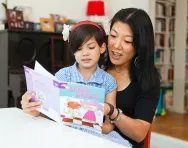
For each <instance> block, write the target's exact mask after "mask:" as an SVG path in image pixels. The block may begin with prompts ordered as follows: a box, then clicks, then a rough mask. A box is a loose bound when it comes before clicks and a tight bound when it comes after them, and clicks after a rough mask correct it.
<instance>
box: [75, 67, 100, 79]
mask: <svg viewBox="0 0 188 148" xmlns="http://www.w3.org/2000/svg"><path fill="white" fill-rule="evenodd" d="M77 69H78V71H79V72H80V74H81V75H82V77H83V78H84V80H85V81H88V80H89V79H90V78H91V76H92V75H93V74H94V73H95V71H96V69H97V65H96V66H95V67H91V68H83V67H80V66H79V64H77Z"/></svg>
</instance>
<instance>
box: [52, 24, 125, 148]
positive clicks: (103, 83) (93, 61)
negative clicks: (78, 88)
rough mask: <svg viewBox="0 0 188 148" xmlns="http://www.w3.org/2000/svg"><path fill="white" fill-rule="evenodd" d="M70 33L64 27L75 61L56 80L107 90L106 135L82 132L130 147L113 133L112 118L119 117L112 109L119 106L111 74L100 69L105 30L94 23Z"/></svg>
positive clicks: (104, 126) (64, 33) (104, 128)
mask: <svg viewBox="0 0 188 148" xmlns="http://www.w3.org/2000/svg"><path fill="white" fill-rule="evenodd" d="M66 31H68V32H66ZM67 34H69V30H68V26H66V25H64V31H63V37H65V40H66V39H69V47H70V50H71V51H72V52H73V54H74V56H75V60H76V62H75V63H74V65H73V66H70V67H66V68H62V69H60V70H59V71H58V72H57V73H56V74H55V76H56V78H58V79H59V80H61V81H66V82H75V83H81V84H85V85H90V86H95V87H100V88H104V89H105V93H106V96H105V102H106V103H105V106H106V107H104V108H107V109H108V110H105V111H104V115H105V121H104V123H103V127H102V132H103V133H105V134H97V133H94V132H92V131H89V130H85V129H81V130H82V131H85V132H88V133H91V134H94V135H97V136H99V137H103V138H106V139H110V140H112V141H113V140H114V141H115V142H118V143H121V144H124V145H126V146H127V145H128V142H127V141H125V140H124V139H123V138H121V136H120V135H119V134H117V133H116V132H111V131H112V130H113V128H114V125H113V124H112V123H111V122H110V120H109V118H110V119H114V118H115V117H116V116H117V114H114V112H113V111H112V108H111V107H112V106H114V107H116V88H117V84H116V81H115V79H114V78H113V77H112V76H111V75H110V74H108V73H107V72H105V71H104V70H102V69H100V68H99V66H98V61H99V58H100V55H101V54H103V53H104V52H105V50H106V44H105V37H106V34H105V32H104V30H103V28H102V27H101V26H99V25H98V24H96V23H94V22H91V21H82V22H79V23H77V24H76V25H74V26H73V27H72V28H71V29H70V35H67ZM111 105H112V106H111ZM107 115H108V116H107Z"/></svg>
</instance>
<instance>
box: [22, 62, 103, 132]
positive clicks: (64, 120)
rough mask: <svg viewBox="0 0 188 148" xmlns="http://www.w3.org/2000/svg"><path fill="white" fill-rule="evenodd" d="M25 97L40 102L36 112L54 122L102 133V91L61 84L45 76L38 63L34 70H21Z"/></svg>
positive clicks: (67, 83) (53, 78) (80, 85)
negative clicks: (26, 93)
mask: <svg viewBox="0 0 188 148" xmlns="http://www.w3.org/2000/svg"><path fill="white" fill-rule="evenodd" d="M24 71H25V76H26V82H27V90H28V93H32V92H34V93H35V94H36V95H35V97H33V98H32V99H31V102H33V101H41V102H42V104H41V106H40V108H38V109H37V110H38V111H40V112H41V113H43V114H45V115H46V116H48V117H50V118H51V119H53V120H54V121H56V122H58V123H60V124H65V125H68V126H72V127H77V128H86V129H90V130H93V131H95V132H99V133H101V131H102V124H103V115H104V113H103V111H104V100H105V90H104V89H102V88H98V87H93V86H87V85H83V84H78V83H70V82H62V81H59V80H57V79H56V77H54V76H53V75H51V74H50V73H48V72H47V71H46V70H45V69H44V68H43V67H42V66H41V65H40V64H39V63H38V62H36V63H35V68H34V70H33V69H31V68H29V67H26V66H24Z"/></svg>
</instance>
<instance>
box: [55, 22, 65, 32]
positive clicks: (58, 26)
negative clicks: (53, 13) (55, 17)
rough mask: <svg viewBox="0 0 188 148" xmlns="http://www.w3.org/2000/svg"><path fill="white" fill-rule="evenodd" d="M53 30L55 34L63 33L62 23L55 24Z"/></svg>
mask: <svg viewBox="0 0 188 148" xmlns="http://www.w3.org/2000/svg"><path fill="white" fill-rule="evenodd" d="M54 28H55V32H62V31H63V23H62V22H55V23H54Z"/></svg>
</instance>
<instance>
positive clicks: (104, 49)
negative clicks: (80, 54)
mask: <svg viewBox="0 0 188 148" xmlns="http://www.w3.org/2000/svg"><path fill="white" fill-rule="evenodd" d="M105 51H106V44H105V43H103V44H102V45H101V54H103V53H104V52H105Z"/></svg>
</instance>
